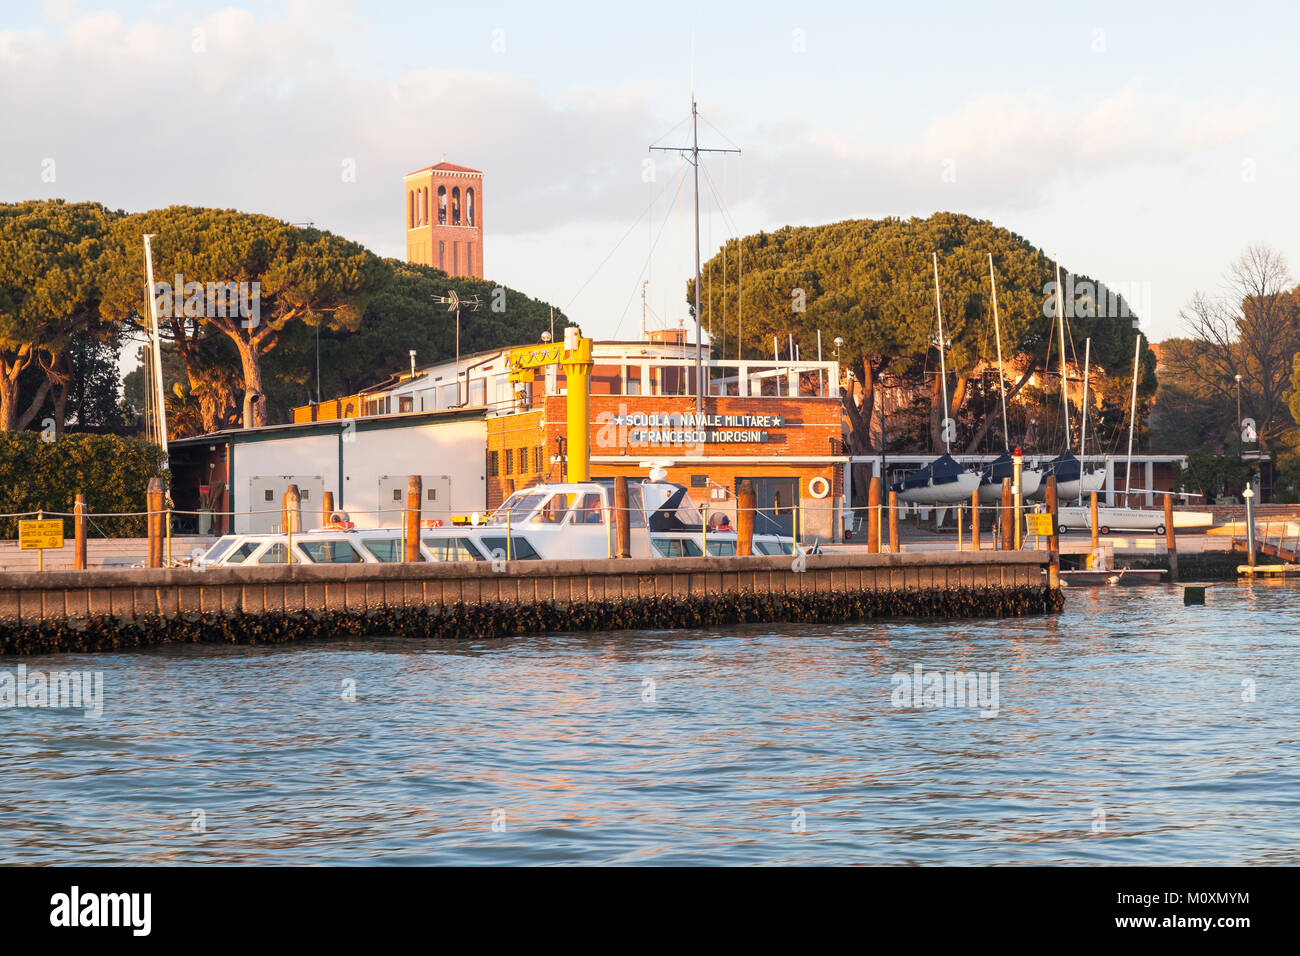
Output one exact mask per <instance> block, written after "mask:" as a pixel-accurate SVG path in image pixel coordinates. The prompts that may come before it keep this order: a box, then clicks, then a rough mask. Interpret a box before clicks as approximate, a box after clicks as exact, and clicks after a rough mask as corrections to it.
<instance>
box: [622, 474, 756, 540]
mask: <svg viewBox="0 0 1300 956" xmlns="http://www.w3.org/2000/svg"><path fill="white" fill-rule="evenodd" d="M627 509H628V503H627V476H626V475H619V476H618V477H617V478H615V479H614V556H615V557H618V558H630V557H631V556H632V525H631V522H630V521H629V520H628V510H627ZM706 520H707V517H706ZM751 528H752V524H751Z"/></svg>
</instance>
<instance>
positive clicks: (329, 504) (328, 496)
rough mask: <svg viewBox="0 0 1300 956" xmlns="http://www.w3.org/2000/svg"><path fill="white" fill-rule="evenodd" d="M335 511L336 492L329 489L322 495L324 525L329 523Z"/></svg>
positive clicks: (321, 513)
mask: <svg viewBox="0 0 1300 956" xmlns="http://www.w3.org/2000/svg"><path fill="white" fill-rule="evenodd" d="M333 513H334V492H332V491H327V492H325V493H324V494H323V495H321V496H320V523H321V525H322V527H323V526H324V525H326V524H328V523H329V520H330V515H332V514H333Z"/></svg>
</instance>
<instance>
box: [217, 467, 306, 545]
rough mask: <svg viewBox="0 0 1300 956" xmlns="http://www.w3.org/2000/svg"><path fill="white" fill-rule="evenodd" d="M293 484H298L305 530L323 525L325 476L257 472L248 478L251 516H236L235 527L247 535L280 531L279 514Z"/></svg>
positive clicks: (301, 515)
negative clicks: (321, 512)
mask: <svg viewBox="0 0 1300 956" xmlns="http://www.w3.org/2000/svg"><path fill="white" fill-rule="evenodd" d="M290 485H297V486H298V496H299V505H298V509H299V517H300V519H301V522H302V530H303V531H310V530H311V529H312V528H319V527H320V526H321V514H320V506H321V497H322V495H323V494H324V493H325V479H324V478H323V477H321V476H320V475H254V476H253V477H252V478H250V479H248V504H247V506H246V508H245V509H244V510H245V511H251V512H254V513H253V514H248V515H236V517H235V521H236V522H237V524H236V525H235V527H236V529H237V530H238V531H240V532H242V533H244V534H273V533H275V532H277V531H279V530H280V513H281V508H283V506H284V493H285V492H286V491H288V490H289V486H290Z"/></svg>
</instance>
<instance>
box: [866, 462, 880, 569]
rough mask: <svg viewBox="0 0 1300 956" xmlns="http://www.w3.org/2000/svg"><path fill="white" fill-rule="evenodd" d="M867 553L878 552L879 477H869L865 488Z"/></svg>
mask: <svg viewBox="0 0 1300 956" xmlns="http://www.w3.org/2000/svg"><path fill="white" fill-rule="evenodd" d="M867 553H868V554H879V553H880V478H879V477H874V478H872V479H871V482H870V484H869V485H868V490H867Z"/></svg>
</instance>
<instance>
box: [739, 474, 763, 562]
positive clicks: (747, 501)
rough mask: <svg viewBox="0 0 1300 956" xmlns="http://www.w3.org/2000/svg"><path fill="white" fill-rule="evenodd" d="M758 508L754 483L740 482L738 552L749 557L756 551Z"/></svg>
mask: <svg viewBox="0 0 1300 956" xmlns="http://www.w3.org/2000/svg"><path fill="white" fill-rule="evenodd" d="M757 508H758V496H757V495H756V494H754V485H753V483H752V482H749V481H742V482H741V483H740V490H739V491H737V492H736V554H737V555H739V556H741V557H744V558H747V557H749V556H750V555H752V554H753V553H754V511H755V510H756V509H757Z"/></svg>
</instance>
